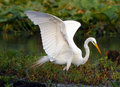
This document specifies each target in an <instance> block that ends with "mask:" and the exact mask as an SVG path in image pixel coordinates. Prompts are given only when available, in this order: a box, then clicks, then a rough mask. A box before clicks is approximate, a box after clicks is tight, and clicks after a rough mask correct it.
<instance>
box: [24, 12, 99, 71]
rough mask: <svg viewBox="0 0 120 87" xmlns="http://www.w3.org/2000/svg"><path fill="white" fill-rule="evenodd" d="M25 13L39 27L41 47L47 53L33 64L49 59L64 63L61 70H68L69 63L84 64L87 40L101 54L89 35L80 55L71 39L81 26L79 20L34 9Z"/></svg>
mask: <svg viewBox="0 0 120 87" xmlns="http://www.w3.org/2000/svg"><path fill="white" fill-rule="evenodd" d="M25 14H26V15H27V16H28V17H29V18H30V19H31V20H32V21H33V22H34V24H35V25H38V26H39V27H40V31H41V37H42V44H43V49H44V50H45V52H46V54H47V56H43V57H42V58H41V59H39V60H38V61H37V62H36V63H35V65H42V64H44V63H46V62H49V61H51V62H53V63H55V64H66V66H65V68H64V69H63V70H67V71H68V69H69V67H70V65H71V63H72V64H75V65H77V66H79V65H81V64H85V63H86V62H87V60H88V58H89V54H90V49H89V47H88V43H89V42H92V43H93V45H94V46H95V47H96V48H97V50H98V51H99V53H100V54H101V51H100V49H99V47H98V45H97V41H96V40H95V38H93V37H89V38H87V40H86V41H85V43H84V47H85V51H86V55H85V57H82V51H81V50H80V49H79V48H78V47H77V46H76V45H75V43H74V41H73V37H74V35H75V33H76V31H77V30H78V28H79V27H80V26H81V24H80V23H79V22H77V21H73V20H66V21H62V20H61V19H59V18H58V17H56V16H53V15H51V14H47V13H42V12H36V11H26V12H25Z"/></svg>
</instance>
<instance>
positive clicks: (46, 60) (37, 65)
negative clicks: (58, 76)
mask: <svg viewBox="0 0 120 87" xmlns="http://www.w3.org/2000/svg"><path fill="white" fill-rule="evenodd" d="M48 61H49V58H48V56H43V57H42V58H40V59H39V60H38V61H36V62H35V63H34V64H33V65H32V66H31V68H33V67H39V66H41V65H42V64H44V63H46V62H48Z"/></svg>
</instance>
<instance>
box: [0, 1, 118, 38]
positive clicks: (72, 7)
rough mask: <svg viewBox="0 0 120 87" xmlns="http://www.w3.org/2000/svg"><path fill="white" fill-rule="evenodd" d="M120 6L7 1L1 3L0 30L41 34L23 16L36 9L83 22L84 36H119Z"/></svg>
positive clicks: (109, 3) (116, 4)
mask: <svg viewBox="0 0 120 87" xmlns="http://www.w3.org/2000/svg"><path fill="white" fill-rule="evenodd" d="M119 3H120V2H119V1H118V0H89V1H88V0H75V1H74V0H69V1H68V0H64V1H61V0H36V1H33V0H29V1H27V0H17V1H14V0H4V1H1V3H0V31H4V32H21V31H27V32H32V33H33V32H38V30H39V29H38V28H37V27H36V26H34V25H33V24H32V22H30V21H29V20H28V19H27V18H26V16H25V15H24V11H25V10H35V11H41V12H46V13H50V14H53V15H56V16H58V17H60V18H61V19H63V20H69V19H73V20H77V21H79V22H81V23H82V27H81V28H80V29H81V30H80V32H81V34H89V35H98V36H100V35H108V34H109V35H114V34H119V33H120V25H119V22H120V15H119V14H120V11H119V9H120V5H119Z"/></svg>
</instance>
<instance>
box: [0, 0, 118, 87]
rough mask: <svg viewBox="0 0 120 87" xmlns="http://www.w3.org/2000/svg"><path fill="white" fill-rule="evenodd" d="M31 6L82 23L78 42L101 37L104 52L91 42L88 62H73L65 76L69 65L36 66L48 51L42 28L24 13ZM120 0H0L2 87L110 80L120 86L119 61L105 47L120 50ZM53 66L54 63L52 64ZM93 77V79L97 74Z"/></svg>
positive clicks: (94, 82) (92, 83) (103, 82)
mask: <svg viewBox="0 0 120 87" xmlns="http://www.w3.org/2000/svg"><path fill="white" fill-rule="evenodd" d="M26 10H33V11H40V12H45V13H50V14H52V15H55V16H57V17H59V18H61V19H62V20H76V21H79V22H80V23H81V27H80V29H79V30H78V31H77V33H76V35H75V37H74V41H75V43H76V45H77V46H78V47H79V48H80V49H82V52H83V56H84V54H85V50H84V47H83V43H84V41H85V39H86V38H87V37H89V36H93V37H95V38H96V40H97V42H98V45H99V47H100V49H101V52H102V55H100V54H99V53H98V52H97V50H96V48H95V47H94V46H93V45H92V44H90V45H89V46H90V49H91V53H90V58H89V60H88V62H87V63H86V64H84V65H81V66H79V67H76V66H74V65H72V66H71V67H70V69H69V71H68V73H67V75H66V73H65V72H63V73H61V74H60V75H58V73H59V72H60V71H61V70H62V69H63V67H64V65H62V66H60V65H55V64H53V63H46V64H45V65H43V66H42V67H39V68H30V67H31V65H32V64H33V63H34V62H35V61H36V60H38V59H39V57H41V56H44V55H46V54H45V52H44V50H43V47H42V42H41V37H40V29H39V27H38V26H36V25H34V24H33V23H32V22H31V21H30V20H29V19H28V17H27V16H26V15H25V14H24V11H26ZM119 43H120V0H0V87H1V82H4V83H5V87H14V86H13V85H14V83H15V81H19V80H22V81H26V80H27V81H32V82H34V81H36V82H42V83H49V84H51V83H63V84H66V82H67V83H68V84H69V83H74V84H80V83H82V84H86V85H100V86H101V85H105V84H106V83H108V82H109V83H110V84H112V85H113V87H119V85H118V83H120V82H119V81H120V65H117V63H118V62H117V61H115V62H114V61H111V60H108V59H107V56H108V55H106V52H107V51H108V52H109V50H115V51H117V52H118V53H119V52H120V49H118V48H120V45H119ZM53 66H54V67H53ZM93 78H94V79H93Z"/></svg>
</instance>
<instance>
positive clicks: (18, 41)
mask: <svg viewBox="0 0 120 87" xmlns="http://www.w3.org/2000/svg"><path fill="white" fill-rule="evenodd" d="M0 51H22V52H23V53H24V54H32V55H33V54H34V55H38V56H39V55H40V53H41V52H42V51H43V50H42V45H41V38H40V35H39V34H38V35H29V34H0Z"/></svg>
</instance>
